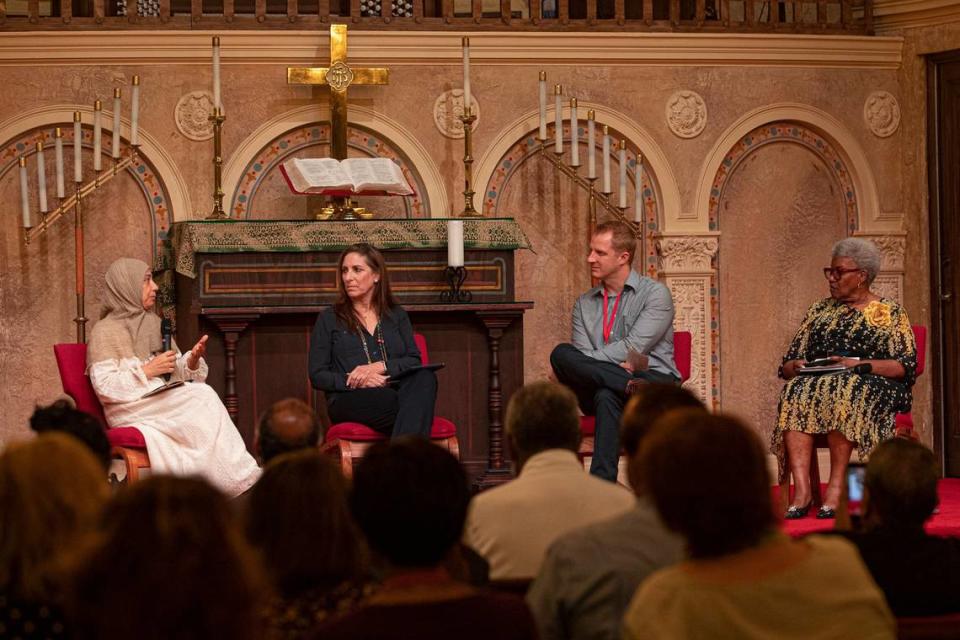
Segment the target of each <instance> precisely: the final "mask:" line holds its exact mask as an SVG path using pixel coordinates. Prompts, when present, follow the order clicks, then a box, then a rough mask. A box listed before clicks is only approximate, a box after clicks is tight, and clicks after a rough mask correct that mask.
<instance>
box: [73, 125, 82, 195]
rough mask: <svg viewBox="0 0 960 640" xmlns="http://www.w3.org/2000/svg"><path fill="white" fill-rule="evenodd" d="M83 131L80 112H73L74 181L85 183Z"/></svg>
mask: <svg viewBox="0 0 960 640" xmlns="http://www.w3.org/2000/svg"><path fill="white" fill-rule="evenodd" d="M82 144H83V129H82V128H81V124H80V112H79V111H74V112H73V181H74V182H83V162H82V161H81V156H80V151H81V149H82V148H83V147H82Z"/></svg>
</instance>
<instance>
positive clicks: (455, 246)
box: [447, 220, 463, 267]
mask: <svg viewBox="0 0 960 640" xmlns="http://www.w3.org/2000/svg"><path fill="white" fill-rule="evenodd" d="M447 265H449V266H451V267H462V266H463V220H447Z"/></svg>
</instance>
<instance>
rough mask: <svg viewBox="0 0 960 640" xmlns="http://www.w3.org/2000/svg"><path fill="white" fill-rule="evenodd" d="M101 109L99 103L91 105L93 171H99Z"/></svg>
mask: <svg viewBox="0 0 960 640" xmlns="http://www.w3.org/2000/svg"><path fill="white" fill-rule="evenodd" d="M102 109H103V107H102V105H101V104H100V101H99V100H97V101H96V102H94V103H93V170H94V171H100V169H101V164H100V133H101V129H102V128H103V124H102V123H101V122H100V120H101V118H102V116H103V111H102Z"/></svg>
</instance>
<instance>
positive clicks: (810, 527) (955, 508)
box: [773, 478, 960, 536]
mask: <svg viewBox="0 0 960 640" xmlns="http://www.w3.org/2000/svg"><path fill="white" fill-rule="evenodd" d="M938 492H939V494H940V511H939V513H936V514H934V516H933V517H932V518H930V521H929V522H927V533H930V534H931V535H937V536H960V478H946V479H944V480H941V481H940V484H939V487H938ZM777 493H778V491H777V487H774V488H773V498H774V504H777ZM821 495H822V494H821ZM816 514H817V512H816V509H810V513H809V514H808V515H807V517H806V518H803V519H801V520H783V521H782V522H783V530H784V531H786V532H787V533H789V534H790V535H792V536H802V535H804V534H807V533H813V532H815V531H826V530H829V529H833V520H817V518H816Z"/></svg>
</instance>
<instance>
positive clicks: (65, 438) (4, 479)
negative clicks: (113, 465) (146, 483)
mask: <svg viewBox="0 0 960 640" xmlns="http://www.w3.org/2000/svg"><path fill="white" fill-rule="evenodd" d="M108 496H109V489H108V487H107V482H106V478H105V477H104V474H103V467H102V466H101V465H100V464H99V463H98V462H97V460H96V458H94V456H93V454H91V453H90V452H89V451H88V450H87V449H86V448H85V447H84V446H83V445H82V444H80V443H79V442H77V440H76V438H73V437H72V436H69V435H66V434H63V433H44V434H41V435H40V436H39V437H37V438H36V439H34V440H32V441H30V442H28V443H20V444H13V445H10V447H9V448H7V450H6V451H4V453H3V454H2V455H0V637H4V638H17V637H20V638H47V637H64V638H66V637H70V633H69V629H68V628H67V626H66V625H65V623H64V616H63V607H62V596H63V586H64V585H63V583H64V581H63V570H62V569H63V568H62V561H63V559H64V556H65V555H66V554H67V553H69V552H71V551H72V550H73V549H75V548H76V547H77V546H78V544H79V543H80V541H81V539H82V537H83V536H84V535H86V534H88V533H89V532H91V531H92V530H93V529H94V527H95V526H96V522H97V518H98V517H99V515H100V509H101V507H102V506H103V504H104V503H105V502H106V500H107V498H108Z"/></svg>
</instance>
